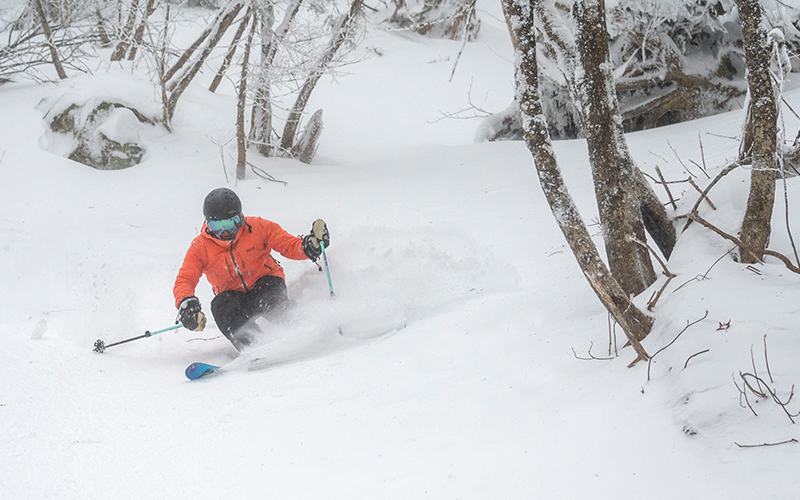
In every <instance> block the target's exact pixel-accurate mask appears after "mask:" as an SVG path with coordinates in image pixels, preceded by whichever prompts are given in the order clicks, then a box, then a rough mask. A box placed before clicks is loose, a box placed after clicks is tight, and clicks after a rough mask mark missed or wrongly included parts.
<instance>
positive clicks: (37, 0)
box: [9, 0, 67, 80]
mask: <svg viewBox="0 0 800 500" xmlns="http://www.w3.org/2000/svg"><path fill="white" fill-rule="evenodd" d="M33 8H34V9H36V14H37V15H38V16H39V22H40V23H41V25H42V31H44V36H45V38H47V46H48V47H49V48H50V58H51V59H52V61H53V66H54V67H55V68H56V74H57V75H58V77H59V78H60V79H62V80H64V79H65V78H67V73H66V71H64V67H63V66H62V65H61V59H60V58H59V57H58V51H57V50H56V46H55V44H54V43H53V32H52V31H51V30H50V23H48V22H47V15H46V14H45V12H44V6H42V0H33ZM9 36H10V35H9Z"/></svg>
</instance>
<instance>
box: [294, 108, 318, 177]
mask: <svg viewBox="0 0 800 500" xmlns="http://www.w3.org/2000/svg"><path fill="white" fill-rule="evenodd" d="M321 135H322V110H321V109H318V110H317V111H316V112H314V114H313V115H311V118H310V119H309V120H308V125H306V128H305V130H303V133H302V134H301V135H300V139H298V140H297V142H296V143H295V145H294V147H293V148H292V156H293V157H294V158H296V159H298V160H299V161H301V162H303V163H305V164H309V163H311V160H313V159H314V156H315V155H316V154H317V148H318V147H319V138H320V136H321Z"/></svg>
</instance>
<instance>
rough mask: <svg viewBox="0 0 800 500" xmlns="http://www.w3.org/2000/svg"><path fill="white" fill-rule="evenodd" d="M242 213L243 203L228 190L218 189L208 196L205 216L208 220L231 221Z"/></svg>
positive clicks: (204, 211)
mask: <svg viewBox="0 0 800 500" xmlns="http://www.w3.org/2000/svg"><path fill="white" fill-rule="evenodd" d="M241 213H242V201H241V200H240V199H239V197H238V196H236V193H234V192H233V191H231V190H230V189H228V188H217V189H215V190H213V191H211V192H210V193H208V194H207V195H206V200H205V201H204V202H203V215H204V216H205V217H206V220H223V219H230V218H231V217H235V216H237V215H239V214H241Z"/></svg>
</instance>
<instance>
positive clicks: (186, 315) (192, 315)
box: [178, 295, 206, 332]
mask: <svg viewBox="0 0 800 500" xmlns="http://www.w3.org/2000/svg"><path fill="white" fill-rule="evenodd" d="M178 317H179V318H180V320H181V324H183V326H184V328H188V329H189V330H192V331H193V332H202V331H203V329H204V328H205V327H206V315H205V314H203V311H202V310H201V308H200V299H198V298H197V297H195V296H194V295H192V296H189V297H184V298H183V299H182V300H181V303H180V304H178Z"/></svg>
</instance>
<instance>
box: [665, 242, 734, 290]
mask: <svg viewBox="0 0 800 500" xmlns="http://www.w3.org/2000/svg"><path fill="white" fill-rule="evenodd" d="M735 249H736V247H732V248H731V249H730V250H728V251H727V252H725V253H724V254H722V255H721V256H720V258H719V259H717V260H715V261H714V263H713V264H711V267H709V268H708V270H707V271H706V272H705V274H702V275H697V276H695V277H694V278H692V279H690V280H689V281H687V282H686V283H684V284H682V285H681V286H679V287H678V288H676V289H675V290H673V291H672V293H675V292H677V291H678V290H680V289H681V288H683V287H684V286H686V285H687V284H689V283H691V282H692V281H703V280H705V279H707V278H708V273H710V272H711V270H712V269H714V266H716V265H717V264H718V263H719V261H721V260H722V259H724V258H725V257H726V256H727V255H729V254H730V253H731V252H733V251H734V250H735Z"/></svg>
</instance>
